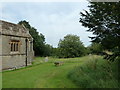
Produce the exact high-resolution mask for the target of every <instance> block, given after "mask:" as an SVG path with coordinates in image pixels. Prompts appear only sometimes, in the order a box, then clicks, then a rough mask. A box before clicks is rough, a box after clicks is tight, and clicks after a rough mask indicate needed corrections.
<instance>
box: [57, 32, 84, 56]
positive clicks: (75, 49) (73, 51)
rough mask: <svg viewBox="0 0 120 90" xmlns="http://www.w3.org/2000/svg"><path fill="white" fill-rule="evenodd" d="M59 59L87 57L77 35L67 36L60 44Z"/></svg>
mask: <svg viewBox="0 0 120 90" xmlns="http://www.w3.org/2000/svg"><path fill="white" fill-rule="evenodd" d="M58 51H59V57H63V58H70V57H79V56H83V55H85V47H84V45H83V44H82V42H81V41H80V39H79V37H78V36H77V35H70V34H69V35H66V36H65V37H64V39H63V40H60V41H59V44H58Z"/></svg>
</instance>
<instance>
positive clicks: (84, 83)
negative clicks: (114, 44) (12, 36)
mask: <svg viewBox="0 0 120 90" xmlns="http://www.w3.org/2000/svg"><path fill="white" fill-rule="evenodd" d="M68 77H69V78H70V79H71V80H72V81H73V82H74V83H75V84H76V85H78V86H79V87H81V88H118V87H119V85H118V84H119V83H118V62H117V61H116V62H114V63H111V62H108V61H105V60H103V59H102V58H96V57H94V58H93V57H92V58H91V59H89V60H87V61H86V62H85V63H83V64H81V65H80V66H78V67H75V68H74V69H73V70H71V71H70V72H69V74H68Z"/></svg>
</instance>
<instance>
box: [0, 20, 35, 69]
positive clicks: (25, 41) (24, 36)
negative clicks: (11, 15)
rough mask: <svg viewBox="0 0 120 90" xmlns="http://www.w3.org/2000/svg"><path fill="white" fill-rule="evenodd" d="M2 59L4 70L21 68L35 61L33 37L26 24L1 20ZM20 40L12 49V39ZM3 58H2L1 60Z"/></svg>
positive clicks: (0, 51) (0, 57)
mask: <svg viewBox="0 0 120 90" xmlns="http://www.w3.org/2000/svg"><path fill="white" fill-rule="evenodd" d="M0 26H1V27H0V61H1V62H2V70H4V69H13V68H20V67H23V66H27V65H30V64H31V63H32V61H33V57H34V51H33V39H32V37H31V35H30V34H29V30H27V29H26V28H25V27H24V26H21V25H18V24H13V23H10V22H6V21H1V20H0ZM13 40H14V41H19V45H17V46H15V47H14V48H18V49H19V50H16V51H11V41H13ZM1 59H2V60H1Z"/></svg>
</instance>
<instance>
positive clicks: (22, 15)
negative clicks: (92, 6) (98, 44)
mask: <svg viewBox="0 0 120 90" xmlns="http://www.w3.org/2000/svg"><path fill="white" fill-rule="evenodd" d="M87 6H88V3H87V2H4V3H1V4H0V9H2V10H1V14H2V17H0V19H1V20H5V21H9V22H12V23H16V24H17V23H18V22H19V21H21V20H26V21H28V22H29V23H30V25H31V26H33V27H35V28H36V29H37V31H38V32H39V33H42V34H43V35H44V36H45V41H46V43H47V44H50V45H52V46H54V47H57V45H58V43H59V40H60V39H63V38H64V36H66V35H67V34H74V35H77V36H79V37H80V40H81V41H82V42H83V44H84V45H85V46H88V45H90V41H91V40H90V39H89V38H88V36H93V35H92V33H90V32H87V31H86V30H87V29H88V28H85V27H83V26H82V24H81V23H79V18H80V17H81V16H80V12H84V10H88V7H87Z"/></svg>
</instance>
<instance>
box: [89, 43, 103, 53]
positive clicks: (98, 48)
mask: <svg viewBox="0 0 120 90" xmlns="http://www.w3.org/2000/svg"><path fill="white" fill-rule="evenodd" d="M88 49H89V50H90V53H92V54H98V55H100V54H101V53H102V51H103V47H102V45H101V44H99V43H92V44H91V45H90V46H88Z"/></svg>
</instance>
